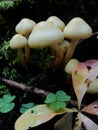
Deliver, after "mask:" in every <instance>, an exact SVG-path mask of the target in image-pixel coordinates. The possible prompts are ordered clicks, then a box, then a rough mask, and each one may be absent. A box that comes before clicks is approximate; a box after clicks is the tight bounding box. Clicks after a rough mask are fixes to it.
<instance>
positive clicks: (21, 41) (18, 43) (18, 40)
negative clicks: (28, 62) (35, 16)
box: [10, 34, 27, 67]
mask: <svg viewBox="0 0 98 130" xmlns="http://www.w3.org/2000/svg"><path fill="white" fill-rule="evenodd" d="M25 46H27V38H26V37H24V36H23V35H21V34H15V35H14V36H13V37H12V38H11V40H10V47H11V48H12V49H17V50H18V56H19V59H20V62H21V65H22V66H23V67H25V61H24V53H23V48H25Z"/></svg>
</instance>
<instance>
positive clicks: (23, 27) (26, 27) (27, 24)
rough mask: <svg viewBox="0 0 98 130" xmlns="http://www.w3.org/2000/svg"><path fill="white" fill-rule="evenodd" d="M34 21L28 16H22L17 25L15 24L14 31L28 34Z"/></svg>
mask: <svg viewBox="0 0 98 130" xmlns="http://www.w3.org/2000/svg"><path fill="white" fill-rule="evenodd" d="M35 25H36V23H35V22H34V21H33V20H31V19H28V18H23V19H22V20H21V21H20V22H19V23H18V24H17V25H16V28H15V30H16V32H17V33H19V34H22V35H28V34H29V33H31V31H32V29H33V28H34V26H35Z"/></svg>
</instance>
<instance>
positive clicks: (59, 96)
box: [56, 90, 71, 101]
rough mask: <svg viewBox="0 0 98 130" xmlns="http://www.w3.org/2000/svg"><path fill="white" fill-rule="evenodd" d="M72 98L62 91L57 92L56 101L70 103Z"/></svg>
mask: <svg viewBox="0 0 98 130" xmlns="http://www.w3.org/2000/svg"><path fill="white" fill-rule="evenodd" d="M70 98H71V97H70V96H68V95H67V94H66V93H65V92H64V91H62V90H60V91H58V92H56V99H57V101H69V100H70Z"/></svg>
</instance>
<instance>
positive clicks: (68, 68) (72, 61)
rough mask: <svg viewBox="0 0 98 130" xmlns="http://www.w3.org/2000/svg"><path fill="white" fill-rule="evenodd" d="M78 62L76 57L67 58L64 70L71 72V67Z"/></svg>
mask: <svg viewBox="0 0 98 130" xmlns="http://www.w3.org/2000/svg"><path fill="white" fill-rule="evenodd" d="M79 63H80V62H79V61H78V60H77V59H71V60H69V62H68V63H67V64H66V66H65V72H66V73H67V74H70V75H71V74H72V70H73V68H74V67H75V66H76V65H77V64H79Z"/></svg>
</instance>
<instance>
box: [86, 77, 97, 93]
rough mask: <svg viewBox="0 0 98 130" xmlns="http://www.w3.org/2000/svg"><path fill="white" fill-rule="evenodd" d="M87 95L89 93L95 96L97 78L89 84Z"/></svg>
mask: <svg viewBox="0 0 98 130" xmlns="http://www.w3.org/2000/svg"><path fill="white" fill-rule="evenodd" d="M87 93H89V94H97V93H98V78H96V79H94V80H93V81H92V82H90V83H89V87H88V89H87Z"/></svg>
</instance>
